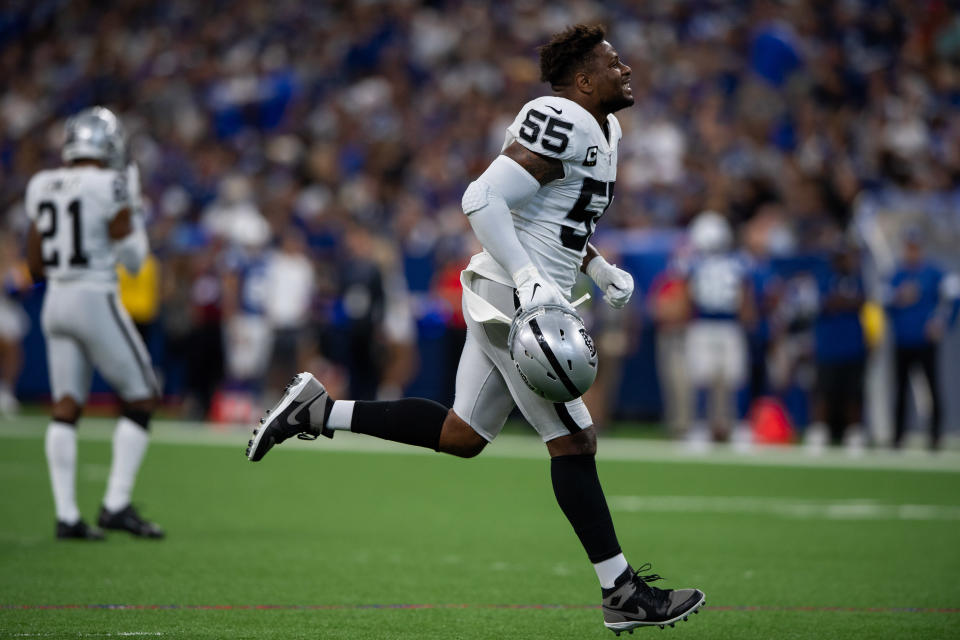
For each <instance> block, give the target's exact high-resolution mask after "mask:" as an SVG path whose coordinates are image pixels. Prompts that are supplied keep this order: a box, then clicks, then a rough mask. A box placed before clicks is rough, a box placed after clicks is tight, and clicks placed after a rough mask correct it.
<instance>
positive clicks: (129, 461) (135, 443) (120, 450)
mask: <svg viewBox="0 0 960 640" xmlns="http://www.w3.org/2000/svg"><path fill="white" fill-rule="evenodd" d="M149 440H150V436H149V434H147V431H146V430H145V429H144V428H143V427H141V426H140V425H138V424H137V423H136V422H134V421H133V420H131V419H130V418H127V417H123V416H121V417H120V419H119V420H117V428H116V429H115V430H114V432H113V460H112V461H111V463H110V479H109V480H108V481H107V493H106V495H105V496H104V497H103V506H104V507H106V508H107V510H109V511H119V510H120V509H123V508H124V507H126V506H127V505H128V504H130V498H131V496H132V495H133V485H134V483H135V482H136V480H137V472H138V471H139V470H140V463H141V462H143V454H144V453H146V451H147V443H148V442H149Z"/></svg>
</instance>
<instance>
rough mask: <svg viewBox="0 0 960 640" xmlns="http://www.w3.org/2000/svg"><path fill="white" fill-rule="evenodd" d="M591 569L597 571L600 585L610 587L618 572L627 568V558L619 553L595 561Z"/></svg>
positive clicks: (605, 587) (618, 574)
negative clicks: (600, 560)
mask: <svg viewBox="0 0 960 640" xmlns="http://www.w3.org/2000/svg"><path fill="white" fill-rule="evenodd" d="M593 570H594V571H596V572H597V578H598V579H599V580H600V586H601V587H603V588H604V589H611V588H613V584H614V582H616V580H617V578H619V577H620V574H621V573H623V572H624V571H626V570H627V559H626V558H624V557H623V554H622V553H621V554H618V555H615V556H613V557H612V558H608V559H607V560H604V561H602V562H598V563H596V564H595V565H593Z"/></svg>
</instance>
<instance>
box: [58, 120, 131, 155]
mask: <svg viewBox="0 0 960 640" xmlns="http://www.w3.org/2000/svg"><path fill="white" fill-rule="evenodd" d="M64 128H65V130H66V141H65V142H64V144H63V151H62V153H61V157H62V158H63V161H64V162H71V161H73V160H80V159H89V160H99V161H101V162H104V163H106V164H107V165H108V166H110V167H113V168H114V169H121V168H123V166H124V165H125V164H126V153H125V151H126V149H125V143H124V135H123V127H122V126H121V125H120V121H119V120H118V119H117V116H115V115H114V114H113V112H111V111H110V110H109V109H104V108H103V107H91V108H89V109H84V110H83V111H80V112H79V113H76V114H74V115H72V116H70V117H69V118H67V122H66V125H65V127H64Z"/></svg>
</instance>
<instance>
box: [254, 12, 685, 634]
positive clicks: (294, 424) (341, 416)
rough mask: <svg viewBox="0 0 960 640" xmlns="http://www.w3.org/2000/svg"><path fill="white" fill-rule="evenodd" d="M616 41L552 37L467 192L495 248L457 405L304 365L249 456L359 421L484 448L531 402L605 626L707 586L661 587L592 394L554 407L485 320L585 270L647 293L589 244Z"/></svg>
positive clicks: (649, 621) (471, 214) (471, 310)
mask: <svg viewBox="0 0 960 640" xmlns="http://www.w3.org/2000/svg"><path fill="white" fill-rule="evenodd" d="M604 38H605V33H604V30H603V28H602V27H599V26H584V25H577V26H575V27H571V28H569V29H567V30H566V31H564V32H562V33H559V34H556V35H554V36H553V38H552V39H551V40H550V42H549V43H547V44H546V45H544V46H543V47H541V48H540V71H541V77H542V79H543V80H544V81H545V82H549V83H550V85H551V87H552V89H553V92H554V93H553V95H551V96H545V97H541V98H537V99H536V100H533V101H532V102H529V103H527V104H526V105H525V106H524V107H523V108H522V109H521V111H520V113H519V115H518V116H517V117H516V119H515V120H514V121H513V124H511V125H510V127H509V128H508V129H507V133H506V139H505V141H504V144H503V148H502V151H501V155H499V156H498V157H497V158H496V159H495V160H494V161H493V162H492V163H491V164H490V166H489V167H488V168H487V170H486V171H485V172H484V173H483V174H482V175H481V176H480V177H479V178H478V179H477V180H476V181H475V182H473V183H471V185H470V186H469V187H468V188H467V190H466V192H465V193H464V196H463V210H464V213H465V214H466V215H467V216H468V218H469V221H470V225H471V227H472V228H473V231H474V233H475V234H476V236H477V238H478V239H479V240H480V243H481V244H482V245H483V247H484V250H483V251H482V252H481V253H478V254H477V255H475V256H474V257H473V259H472V260H471V261H470V263H469V265H468V266H467V268H466V269H465V270H464V272H463V274H462V282H463V283H464V305H463V306H464V316H465V319H466V321H467V339H466V343H465V345H464V347H463V353H462V355H461V359H460V365H459V368H458V371H457V384H456V397H455V400H454V404H453V408H452V409H447V407H444V406H442V405H440V404H438V403H436V402H432V401H430V400H424V399H420V398H407V399H402V400H396V401H390V402H360V401H356V402H355V401H349V400H339V401H333V400H332V399H330V398H329V396H328V395H327V393H326V391H325V389H324V387H323V385H321V384H320V383H319V382H318V381H317V380H316V379H315V378H314V377H313V376H312V375H310V374H309V373H302V374H300V375H298V376H296V377H295V378H294V379H293V381H292V382H291V384H290V386H289V387H288V390H287V392H286V393H285V394H284V397H283V398H282V399H281V400H280V402H279V403H278V404H277V405H276V406H274V407H273V409H272V410H271V411H270V412H268V414H267V416H266V418H265V420H264V421H263V426H262V427H261V428H260V429H259V430H257V431H256V432H255V435H254V439H253V440H251V441H250V445H249V447H248V449H247V456H248V457H249V459H250V460H252V461H257V460H260V459H261V458H262V457H263V456H264V455H265V454H266V453H267V452H268V451H269V450H270V448H271V447H272V446H273V445H275V444H279V443H280V442H283V441H284V440H286V439H287V438H290V437H291V436H294V435H298V436H300V437H303V438H306V439H313V438H316V437H317V436H319V435H325V436H328V437H332V436H333V434H334V433H335V431H336V430H350V431H354V432H357V433H365V434H368V435H372V436H375V437H379V438H384V439H387V440H394V441H397V442H402V443H406V444H412V445H418V446H422V447H427V448H430V449H434V450H436V451H440V452H444V453H449V454H452V455H455V456H460V457H463V458H472V457H474V456H476V455H478V454H479V453H480V452H481V451H483V448H484V447H485V446H486V445H487V443H488V442H490V441H492V440H493V439H494V438H495V437H496V436H497V434H498V433H499V432H500V430H501V429H502V427H503V424H504V421H505V420H506V418H507V416H508V415H509V413H510V411H511V410H512V409H513V407H514V406H518V407H519V408H520V411H521V412H522V413H523V415H524V417H525V418H526V419H527V421H528V422H529V423H530V424H531V425H532V426H533V427H534V429H536V430H537V432H538V433H539V434H540V436H541V437H542V439H543V441H544V442H545V443H546V447H547V451H548V453H549V455H550V456H551V467H550V468H551V477H552V481H553V488H554V493H555V495H556V499H557V502H558V503H559V505H560V508H561V509H562V511H563V512H564V514H565V515H566V517H567V519H568V520H569V521H570V524H571V525H572V526H573V529H574V531H575V532H576V534H577V535H578V537H579V538H580V541H581V543H582V545H583V547H584V549H585V550H586V552H587V556H588V557H589V558H590V561H591V562H592V563H593V566H594V569H595V570H596V573H597V577H598V579H599V581H600V586H601V588H602V597H603V616H604V624H605V625H606V626H607V627H608V628H609V629H611V630H613V631H614V632H616V633H617V634H618V635H619V633H620V632H621V631H625V630H631V629H633V628H635V627H639V626H650V625H660V626H663V625H666V624H671V625H672V624H673V623H674V622H675V621H677V620H680V619H686V617H687V615H689V614H690V613H693V612H696V610H697V609H698V608H699V607H700V606H701V605H702V604H703V602H704V595H703V593H702V592H701V591H699V590H696V589H679V590H661V589H656V588H653V587H650V586H649V585H648V584H647V583H648V582H651V581H653V580H656V579H658V577H659V576H640V575H639V573H638V572H635V571H634V570H633V569H631V568H630V566H629V565H628V564H627V561H626V559H625V557H624V555H623V553H622V552H621V549H620V545H619V543H618V541H617V536H616V533H615V532H614V527H613V521H612V519H611V517H610V512H609V510H608V509H607V504H606V500H605V498H604V494H603V490H602V489H601V487H600V481H599V479H598V477H597V468H596V462H595V454H596V450H597V441H596V434H595V431H594V429H593V425H592V420H591V418H590V413H589V412H588V411H587V408H586V406H585V405H584V403H583V400H582V398H576V399H574V400H572V401H570V402H566V403H556V404H554V403H551V402H550V401H548V400H546V399H544V398H542V397H541V396H539V395H537V394H536V393H534V392H533V391H531V390H530V389H528V387H527V386H526V385H525V384H524V382H523V381H522V380H521V377H520V373H519V372H518V370H517V368H516V367H515V366H514V364H513V362H512V361H511V357H510V354H509V352H508V349H507V334H508V329H509V327H508V326H507V325H505V324H500V323H497V322H493V321H490V322H484V321H483V320H484V319H485V318H489V317H490V316H491V315H496V313H493V312H494V311H495V312H498V313H499V314H501V315H503V316H506V317H508V318H509V317H511V316H513V315H514V312H515V311H516V310H517V309H532V308H536V307H538V306H540V305H543V304H558V305H562V306H565V307H567V308H570V304H569V302H568V299H567V297H568V296H569V295H570V290H571V288H572V287H573V284H574V281H575V280H576V277H577V272H578V270H582V271H584V272H585V273H586V274H588V275H589V276H590V277H591V278H592V279H593V281H594V282H595V283H596V284H597V286H598V287H599V288H600V290H601V291H602V292H603V293H604V298H605V300H606V301H607V302H608V303H609V304H610V305H611V306H613V307H617V308H620V307H623V306H624V305H625V304H626V303H627V301H628V300H629V299H630V296H631V294H632V293H633V279H632V278H631V277H630V275H629V274H628V273H626V272H625V271H622V270H620V269H617V268H616V267H615V266H614V265H611V264H609V263H607V262H606V261H605V260H604V259H603V258H602V257H601V256H600V255H599V254H598V253H597V251H596V249H595V248H594V247H593V246H592V245H591V244H589V240H590V236H591V234H592V233H593V229H594V225H595V224H596V223H597V220H598V219H599V218H600V216H601V215H603V213H604V211H605V210H606V209H607V207H608V206H609V204H610V202H611V200H612V198H613V187H614V181H615V178H616V169H617V151H618V143H619V141H620V136H621V131H620V124H619V123H618V121H617V119H616V117H614V116H613V113H614V112H615V111H619V110H620V109H623V108H625V107H628V106H630V105H632V104H633V92H632V89H631V87H630V67H628V66H627V65H626V64H624V63H623V62H622V61H621V60H620V57H619V56H618V55H617V52H616V51H615V50H614V48H613V47H612V46H611V45H610V43H609V42H607V41H606V40H605V39H604ZM491 307H492V309H491ZM484 312H487V313H486V314H485V313H484ZM557 368H558V369H559V367H557ZM558 373H562V372H561V371H558Z"/></svg>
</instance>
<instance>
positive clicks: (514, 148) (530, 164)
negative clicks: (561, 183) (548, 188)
mask: <svg viewBox="0 0 960 640" xmlns="http://www.w3.org/2000/svg"><path fill="white" fill-rule="evenodd" d="M503 155H505V156H507V157H508V158H510V159H511V160H513V161H514V162H516V163H517V164H519V165H520V166H521V167H523V168H524V169H526V170H527V172H528V173H529V174H530V175H532V176H533V177H534V178H536V179H537V182H539V183H540V184H547V183H548V182H552V181H553V180H557V179H558V178H562V177H563V163H562V162H560V161H559V160H557V159H556V158H548V157H547V156H542V155H540V154H539V153H535V152H533V151H530V149H527V148H526V147H525V146H523V145H522V144H520V143H519V142H517V141H516V140H514V141H513V142H512V143H511V144H510V146H509V147H507V148H506V149H504V150H503Z"/></svg>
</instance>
